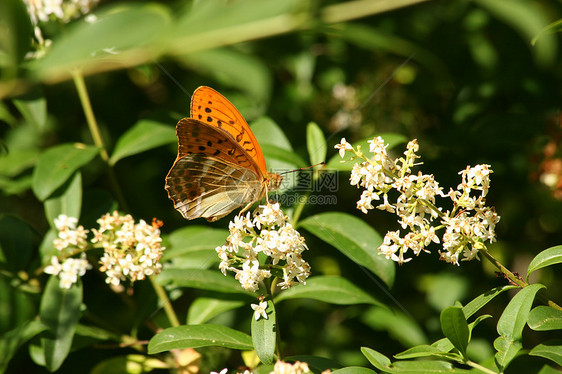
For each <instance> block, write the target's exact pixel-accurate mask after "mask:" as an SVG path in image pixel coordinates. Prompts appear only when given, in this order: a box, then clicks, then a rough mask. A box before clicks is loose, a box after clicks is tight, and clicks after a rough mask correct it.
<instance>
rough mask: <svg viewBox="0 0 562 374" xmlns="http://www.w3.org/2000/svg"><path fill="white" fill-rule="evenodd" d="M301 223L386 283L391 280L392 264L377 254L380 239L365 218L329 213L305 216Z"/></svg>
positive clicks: (391, 282) (391, 281)
mask: <svg viewBox="0 0 562 374" xmlns="http://www.w3.org/2000/svg"><path fill="white" fill-rule="evenodd" d="M300 226H302V227H304V228H305V229H306V230H308V231H310V232H311V233H313V234H314V235H316V236H317V237H319V238H320V239H322V240H323V241H325V242H326V243H328V244H330V245H333V246H334V247H336V248H337V249H338V250H339V251H340V252H342V253H343V254H344V255H346V256H347V257H349V258H350V259H351V260H353V261H354V262H355V263H357V264H359V265H361V266H364V267H365V268H367V269H368V270H370V271H371V272H373V273H374V274H375V275H376V276H378V277H379V278H380V279H382V280H383V282H384V283H386V285H387V286H389V287H390V286H391V285H392V284H393V283H394V273H395V268H394V263H393V262H392V261H390V260H387V259H386V258H385V257H384V256H382V255H379V251H378V249H377V248H378V247H379V246H380V245H381V244H382V238H381V236H380V235H379V234H378V233H377V232H376V231H375V230H374V229H373V228H372V227H371V226H369V225H368V224H367V223H365V221H363V220H361V219H359V218H357V217H354V216H352V215H350V214H345V213H336V212H328V213H321V214H317V215H314V216H311V217H308V218H306V219H305V220H303V221H301V222H300Z"/></svg>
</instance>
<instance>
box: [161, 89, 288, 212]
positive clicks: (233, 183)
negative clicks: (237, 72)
mask: <svg viewBox="0 0 562 374" xmlns="http://www.w3.org/2000/svg"><path fill="white" fill-rule="evenodd" d="M176 135H177V137H178V156H177V158H176V160H175V161H174V164H173V165H172V168H171V169H170V171H169V172H168V175H167V176H166V191H167V192H168V197H169V198H170V199H171V200H172V201H173V202H174V208H175V209H176V210H177V211H179V212H180V213H181V214H182V216H183V217H184V218H186V219H195V218H199V217H203V218H206V219H207V220H208V221H210V222H213V221H216V220H218V219H220V218H222V217H224V216H226V215H227V214H229V213H230V212H232V211H233V210H234V209H236V208H238V207H242V206H244V209H242V212H244V211H245V210H247V209H248V208H249V207H250V206H251V205H252V204H253V203H254V202H255V201H257V200H261V199H262V198H264V197H265V196H266V195H267V193H268V191H272V190H276V189H278V188H279V185H280V184H281V180H282V178H283V177H282V176H281V175H279V174H274V173H269V172H268V171H267V168H266V164H265V158H264V157H263V152H262V151H261V148H260V145H259V144H258V142H257V140H256V137H255V136H254V134H253V133H252V130H250V127H249V126H248V123H246V121H245V120H244V117H242V115H241V114H240V112H239V111H238V110H237V109H236V107H235V106H234V105H232V104H231V103H230V101H228V99H226V98H225V97H224V96H223V95H221V94H220V93H218V92H217V91H215V90H214V89H212V88H210V87H205V86H202V87H199V88H197V89H196V90H195V92H194V93H193V96H192V97H191V117H190V118H183V119H181V120H180V121H179V122H178V124H177V126H176Z"/></svg>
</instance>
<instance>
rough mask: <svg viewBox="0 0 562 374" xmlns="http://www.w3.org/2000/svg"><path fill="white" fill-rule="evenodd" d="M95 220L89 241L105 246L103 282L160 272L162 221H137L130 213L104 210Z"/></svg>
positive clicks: (142, 276)
mask: <svg viewBox="0 0 562 374" xmlns="http://www.w3.org/2000/svg"><path fill="white" fill-rule="evenodd" d="M97 222H98V223H99V230H97V229H92V232H93V233H94V237H93V238H92V243H94V244H96V243H97V244H101V246H102V247H103V249H104V254H103V256H102V258H101V259H100V263H101V267H100V271H103V272H105V274H106V276H107V278H106V279H105V281H106V283H110V284H112V285H114V286H118V285H119V284H120V283H121V281H124V280H126V279H129V280H131V281H132V282H134V281H136V280H142V279H144V278H145V277H146V276H147V275H152V274H158V273H160V270H161V269H162V264H161V263H160V258H161V257H162V252H163V250H164V249H165V248H164V247H162V246H161V243H162V238H161V237H160V230H159V228H160V226H161V222H159V221H156V220H154V221H153V223H152V225H149V224H148V223H146V222H145V221H143V220H140V221H139V223H138V224H137V223H135V220H134V219H133V217H131V215H129V214H127V215H125V216H121V215H119V213H118V212H117V211H114V212H113V213H112V214H109V213H108V214H104V215H103V216H102V217H101V218H100V219H98V220H97Z"/></svg>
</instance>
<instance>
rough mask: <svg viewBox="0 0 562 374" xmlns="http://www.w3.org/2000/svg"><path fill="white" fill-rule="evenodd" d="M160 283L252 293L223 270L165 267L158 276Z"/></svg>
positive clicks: (226, 291) (227, 291)
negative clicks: (227, 275)
mask: <svg viewBox="0 0 562 374" xmlns="http://www.w3.org/2000/svg"><path fill="white" fill-rule="evenodd" d="M156 280H157V281H158V283H160V284H163V285H168V284H169V285H172V286H175V287H191V288H197V289H201V290H209V291H217V292H224V293H241V294H245V295H248V294H251V293H249V292H248V291H246V290H244V289H243V288H242V286H240V283H239V282H238V281H236V280H235V279H234V278H232V277H226V276H224V275H223V274H222V273H221V272H218V271H214V270H204V269H188V270H186V269H164V270H163V271H162V272H161V273H160V274H159V275H158V277H157V278H156Z"/></svg>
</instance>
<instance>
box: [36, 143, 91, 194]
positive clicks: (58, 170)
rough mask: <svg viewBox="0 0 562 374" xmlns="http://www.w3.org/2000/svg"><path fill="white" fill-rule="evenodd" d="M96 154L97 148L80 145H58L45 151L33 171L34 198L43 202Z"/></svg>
mask: <svg viewBox="0 0 562 374" xmlns="http://www.w3.org/2000/svg"><path fill="white" fill-rule="evenodd" d="M98 153H99V150H98V148H96V147H92V146H88V145H85V144H80V143H75V144H60V145H57V146H55V147H52V148H50V149H48V150H47V151H45V153H43V154H42V155H41V157H40V158H39V161H38V162H37V166H35V169H34V170H33V192H34V193H35V196H37V198H39V200H41V201H44V200H45V199H46V198H48V197H49V196H51V194H52V193H53V192H55V191H56V189H57V188H59V187H60V186H62V185H63V184H64V183H65V182H66V181H67V180H68V179H69V178H70V177H71V176H72V175H73V174H74V172H75V171H76V170H78V169H79V168H80V167H82V166H84V165H86V164H87V163H89V162H90V161H92V159H93V158H94V157H96V155H97V154H98Z"/></svg>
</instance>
